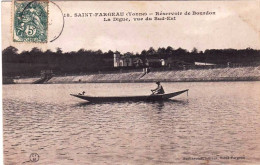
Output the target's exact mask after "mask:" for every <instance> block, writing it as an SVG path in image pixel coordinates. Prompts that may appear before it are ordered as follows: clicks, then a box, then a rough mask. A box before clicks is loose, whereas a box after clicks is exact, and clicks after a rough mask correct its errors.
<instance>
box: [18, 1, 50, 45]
mask: <svg viewBox="0 0 260 165" xmlns="http://www.w3.org/2000/svg"><path fill="white" fill-rule="evenodd" d="M47 32H48V1H14V17H13V41H14V42H34V43H46V42H47V36H48V35H47V34H48V33H47Z"/></svg>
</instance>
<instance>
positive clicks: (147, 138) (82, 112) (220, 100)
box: [3, 82, 260, 165]
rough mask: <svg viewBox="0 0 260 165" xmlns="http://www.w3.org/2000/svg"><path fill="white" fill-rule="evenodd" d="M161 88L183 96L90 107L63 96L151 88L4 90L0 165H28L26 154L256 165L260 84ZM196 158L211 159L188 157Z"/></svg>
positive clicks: (69, 159)
mask: <svg viewBox="0 0 260 165" xmlns="http://www.w3.org/2000/svg"><path fill="white" fill-rule="evenodd" d="M162 85H163V86H164V89H165V91H166V92H173V91H178V90H183V89H190V91H189V96H188V97H187V94H186V93H185V94H182V95H180V96H177V97H176V98H175V100H174V101H166V102H150V103H146V102H121V103H103V104H91V103H86V102H85V101H83V100H79V99H77V98H74V97H71V96H70V95H69V94H70V93H79V92H82V91H83V90H84V91H86V93H87V94H89V95H103V96H104V95H111V96H112V95H142V94H150V89H152V88H155V87H156V85H155V84H152V83H141V84H124V83H123V84H55V85H51V84H50V85H4V86H3V115H4V116H3V117H4V118H3V121H4V160H5V164H6V165H13V164H32V162H30V159H29V157H30V154H31V153H37V154H38V155H39V156H40V159H39V161H38V162H37V163H35V164H43V165H46V164H62V165H64V164H78V165H81V164H82V165H85V164H91V165H92V164H140V165H143V164H204V163H206V164H234V165H235V164H259V163H260V157H259V155H260V140H259V139H260V101H259V100H260V82H211V83H210V82H207V83H162ZM231 156H233V157H242V159H240V160H234V159H232V160H231ZM201 157H208V158H207V159H210V160H189V159H191V158H195V159H198V158H201ZM228 158H229V159H228ZM187 159H188V160H187Z"/></svg>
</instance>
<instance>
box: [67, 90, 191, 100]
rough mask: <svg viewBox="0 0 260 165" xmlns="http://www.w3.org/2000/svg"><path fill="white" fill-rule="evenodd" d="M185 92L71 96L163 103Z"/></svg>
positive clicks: (85, 98) (89, 98) (86, 98)
mask: <svg viewBox="0 0 260 165" xmlns="http://www.w3.org/2000/svg"><path fill="white" fill-rule="evenodd" d="M184 92H188V89H186V90H182V91H178V92H174V93H167V94H152V95H144V96H106V97H105V96H87V95H81V94H70V95H71V96H74V97H77V98H80V99H83V100H87V101H89V102H117V101H161V100H167V99H170V98H172V97H175V96H178V95H180V94H182V93H184Z"/></svg>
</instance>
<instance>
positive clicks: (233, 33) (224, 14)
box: [2, 0, 260, 52]
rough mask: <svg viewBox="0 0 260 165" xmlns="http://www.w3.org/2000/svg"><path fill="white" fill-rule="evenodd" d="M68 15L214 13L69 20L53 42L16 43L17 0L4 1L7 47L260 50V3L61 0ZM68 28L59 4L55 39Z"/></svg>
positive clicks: (52, 22) (52, 17) (53, 19)
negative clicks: (14, 6) (162, 18)
mask: <svg viewBox="0 0 260 165" xmlns="http://www.w3.org/2000/svg"><path fill="white" fill-rule="evenodd" d="M55 3H56V4H58V6H59V7H60V8H61V10H62V12H63V13H69V14H71V15H73V14H74V13H89V12H94V13H96V12H147V13H154V12H160V11H163V12H178V11H179V12H183V13H184V12H185V11H212V12H216V15H213V16H212V15H210V16H194V15H191V16H183V15H182V16H176V20H175V21H141V22H134V21H132V20H131V21H130V22H121V23H119V22H104V21H103V18H102V17H95V18H93V17H92V18H90V17H81V18H75V17H70V18H65V26H64V29H63V32H62V34H61V36H60V37H59V38H58V39H57V40H55V41H54V42H51V43H50V42H49V43H48V44H33V43H30V44H28V43H25V44H22V43H19V44H17V43H13V42H12V34H11V31H12V30H11V2H2V48H3V49H4V48H6V47H7V46H9V45H13V46H15V47H17V48H18V49H19V50H20V51H22V50H30V49H31V48H32V47H40V48H41V49H42V50H46V49H52V50H55V48H56V47H60V48H62V50H63V51H65V52H66V51H77V50H79V49H80V48H84V49H92V50H98V49H101V50H103V51H108V50H113V51H115V50H118V51H121V52H127V51H130V52H140V51H141V50H143V49H148V48H149V47H154V48H158V47H167V46H172V47H173V48H179V47H182V48H185V49H188V50H191V49H192V48H193V47H196V48H198V49H199V50H205V49H212V48H214V49H223V48H237V49H243V48H247V47H251V48H255V49H260V34H259V32H260V23H259V20H260V7H259V0H257V1H250V2H248V1H229V2H223V1H215V2H212V1H211V2H210V1H200V2H194V1H193V2H192V1H188V2H170V1H164V2H146V1H143V2H126V1H124V2H111V1H110V2H93V1H89V2H83V1H76V2H71V1H69V2H64V1H62V2H56V1H55ZM61 27H62V15H61V13H60V11H59V10H58V8H57V7H56V6H55V5H53V4H51V3H50V5H49V29H48V33H49V40H51V39H53V38H54V37H55V36H57V35H58V34H59V32H60V30H61Z"/></svg>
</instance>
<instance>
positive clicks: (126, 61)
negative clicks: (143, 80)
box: [114, 54, 133, 67]
mask: <svg viewBox="0 0 260 165" xmlns="http://www.w3.org/2000/svg"><path fill="white" fill-rule="evenodd" d="M128 66H133V59H132V58H131V57H130V56H129V55H125V56H123V55H120V54H114V67H128Z"/></svg>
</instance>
